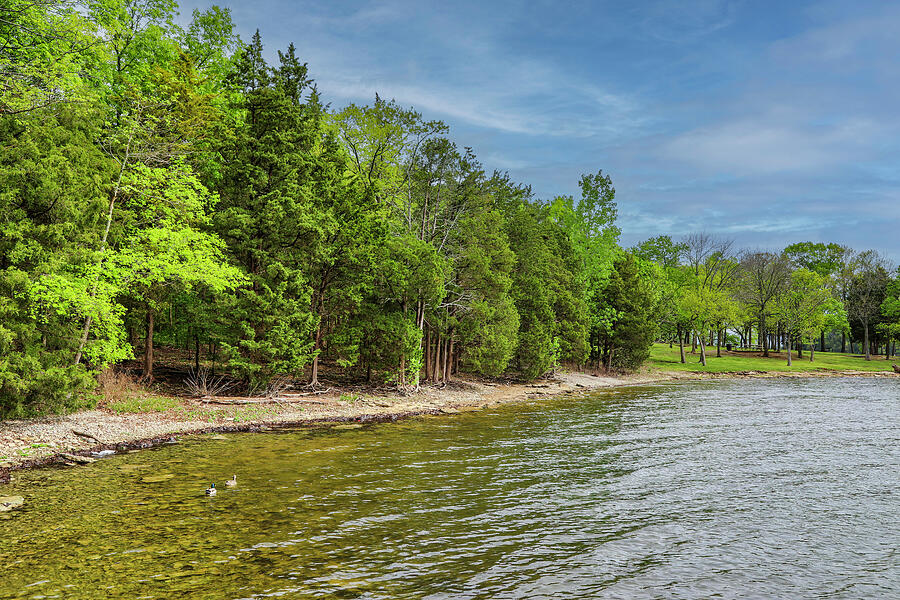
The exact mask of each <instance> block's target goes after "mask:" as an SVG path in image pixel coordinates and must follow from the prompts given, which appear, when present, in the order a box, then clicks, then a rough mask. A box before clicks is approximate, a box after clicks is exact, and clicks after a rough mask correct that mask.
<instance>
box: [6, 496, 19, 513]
mask: <svg viewBox="0 0 900 600" xmlns="http://www.w3.org/2000/svg"><path fill="white" fill-rule="evenodd" d="M24 502H25V498H23V497H22V496H0V512H6V511H8V510H12V509H14V508H18V507H20V506H22V504H23V503H24Z"/></svg>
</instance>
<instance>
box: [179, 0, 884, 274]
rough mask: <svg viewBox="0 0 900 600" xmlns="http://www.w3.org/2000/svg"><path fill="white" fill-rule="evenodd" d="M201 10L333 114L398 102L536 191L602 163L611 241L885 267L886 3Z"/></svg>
mask: <svg viewBox="0 0 900 600" xmlns="http://www.w3.org/2000/svg"><path fill="white" fill-rule="evenodd" d="M217 3H218V4H219V5H220V6H226V7H229V8H230V9H231V11H232V17H233V19H234V21H235V24H236V27H237V30H238V32H239V34H240V35H241V37H242V38H243V39H244V40H249V38H250V36H251V35H252V34H253V32H254V31H255V30H256V29H257V28H258V29H259V30H260V34H261V36H262V40H263V44H264V45H265V48H266V52H267V54H268V55H269V57H270V58H271V59H272V60H273V61H274V59H275V57H276V51H277V50H279V49H284V48H285V47H286V46H287V45H288V44H289V43H291V42H293V43H294V44H295V46H296V48H297V54H298V56H299V57H300V58H301V60H303V61H305V62H307V63H308V65H309V71H310V75H311V76H312V77H313V78H314V79H315V80H316V83H317V86H318V89H319V91H320V92H321V94H322V97H323V99H324V100H325V101H326V102H329V103H330V104H331V106H332V107H333V108H335V109H340V108H341V107H343V106H346V105H347V104H349V103H351V102H354V103H357V104H360V105H365V104H369V103H371V102H372V100H373V99H374V96H375V94H376V93H378V94H380V95H381V96H382V97H384V98H393V99H396V100H397V102H399V103H400V104H401V105H405V106H412V107H414V108H415V109H416V110H417V111H419V112H420V113H422V115H423V117H425V118H426V119H429V120H430V119H440V120H442V121H444V122H445V123H446V124H447V125H449V127H450V137H451V138H452V139H453V140H454V141H455V142H456V143H457V144H458V145H459V146H460V147H463V146H468V147H472V148H473V150H474V151H475V153H476V154H477V156H478V158H479V160H480V161H481V162H482V164H483V165H484V167H485V169H486V170H487V171H488V172H491V171H492V170H494V169H498V170H505V171H508V172H509V174H510V176H511V177H512V178H513V179H514V180H515V181H517V182H520V183H524V184H529V185H531V186H532V189H533V190H534V193H535V195H536V196H537V197H538V198H545V199H549V198H552V197H554V196H557V195H573V196H576V197H578V195H579V193H580V191H579V188H578V185H577V183H578V180H579V178H580V175H581V174H582V173H595V172H597V171H598V170H600V169H602V170H603V172H604V173H606V174H608V175H609V176H610V177H611V178H612V181H613V184H614V186H615V188H616V191H617V193H616V201H617V204H618V207H619V223H618V224H619V226H620V227H621V229H622V237H621V242H622V244H623V245H625V246H626V247H627V246H630V245H633V244H635V243H637V242H639V241H641V240H644V239H647V238H649V237H652V236H656V235H670V236H672V237H673V238H680V237H682V236H684V235H687V234H690V233H694V232H706V233H709V234H712V235H716V236H719V237H722V238H727V239H733V240H734V241H735V244H736V245H737V246H739V247H744V248H751V249H780V248H783V247H784V246H786V245H788V244H791V243H793V242H796V241H805V240H811V241H824V242H838V243H842V244H847V245H849V246H851V247H853V248H856V249H857V250H863V249H868V248H874V249H877V250H879V251H880V252H882V253H883V254H884V255H886V256H887V257H888V258H890V259H892V260H893V261H894V262H900V160H898V159H900V152H898V150H900V135H898V134H900V110H898V107H900V36H898V35H896V32H897V31H900V4H898V3H892V2H883V1H882V2H868V1H866V0H857V1H854V2H846V1H841V2H832V1H828V0H824V1H815V2H803V1H791V2H784V1H783V0H782V1H774V2H768V1H765V0H756V1H751V0H747V1H736V0H679V1H676V0H670V1H662V0H647V1H643V2H641V1H636V0H631V1H604V0H597V1H569V2H565V1H562V0H557V1H544V0H521V1H512V0H502V1H493V0H480V1H471V0H454V1H452V2H447V1H446V0H443V1H440V2H432V1H429V0H386V1H381V2H374V1H367V0H321V1H318V2H315V1H309V0H297V1H288V0H255V1H253V2H237V1H232V0H221V1H219V2H217ZM210 4H212V2H202V1H195V0H182V1H181V6H182V9H181V10H182V14H183V17H187V16H189V15H190V12H191V10H192V9H193V8H201V9H205V8H207V7H208V6H209V5H210Z"/></svg>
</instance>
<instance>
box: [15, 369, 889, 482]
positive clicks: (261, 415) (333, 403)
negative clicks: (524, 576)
mask: <svg viewBox="0 0 900 600" xmlns="http://www.w3.org/2000/svg"><path fill="white" fill-rule="evenodd" d="M829 376H838V377H841V376H844V377H848V376H870V377H871V376H874V377H898V375H897V374H894V373H890V372H865V371H833V372H798V373H784V372H771V373H769V372H762V371H745V372H739V373H698V372H680V371H657V372H646V373H640V374H633V375H625V376H621V377H605V376H594V375H589V374H585V373H574V372H570V373H562V374H560V375H558V376H557V377H556V378H554V379H551V380H547V381H544V382H540V383H531V384H522V383H492V382H484V381H468V380H461V381H457V382H454V383H453V384H451V385H448V386H445V387H440V388H439V387H423V389H422V391H420V392H419V393H417V394H412V395H409V396H399V395H385V396H362V395H347V394H344V395H341V393H340V391H333V392H330V393H327V394H322V395H317V396H314V397H306V398H299V399H297V400H295V401H292V402H279V401H275V400H273V401H269V402H257V403H253V404H252V405H246V404H244V405H243V406H245V407H249V408H246V409H245V412H244V413H241V412H239V411H240V410H241V408H240V407H241V405H240V404H239V405H236V406H232V407H230V408H227V409H225V408H219V406H220V405H219V404H216V405H211V404H209V403H205V402H202V401H199V400H182V402H183V403H184V404H183V405H182V409H183V410H182V411H181V412H179V413H174V414H173V413H172V412H171V411H169V412H162V413H132V414H119V413H115V412H110V411H105V410H90V411H82V412H78V413H74V414H71V415H65V416H56V417H44V418H39V419H31V420H18V421H5V422H0V483H5V482H8V481H9V480H10V477H11V472H13V471H16V470H19V469H29V468H38V467H45V466H50V465H68V466H75V465H77V464H84V463H89V462H93V460H94V459H95V456H96V455H98V454H100V453H110V452H125V451H131V450H138V449H143V448H150V447H153V446H156V445H159V444H164V443H171V442H172V441H175V440H176V439H177V438H178V437H179V436H184V435H199V434H209V433H229V432H258V431H267V430H271V429H279V428H296V427H325V426H329V425H335V424H341V423H373V422H386V421H396V420H399V419H404V418H409V417H414V416H420V415H438V414H452V413H458V412H462V411H468V410H480V409H482V408H487V407H490V406H496V405H499V404H508V403H514V402H521V401H528V400H534V399H536V398H542V397H550V396H558V395H563V394H579V393H585V392H590V391H593V390H599V389H605V388H614V387H622V386H631V385H641V384H646V383H656V382H663V381H679V380H703V379H722V378H730V379H734V378H759V377H766V378H770V377H829ZM249 411H257V412H249ZM228 415H231V416H228Z"/></svg>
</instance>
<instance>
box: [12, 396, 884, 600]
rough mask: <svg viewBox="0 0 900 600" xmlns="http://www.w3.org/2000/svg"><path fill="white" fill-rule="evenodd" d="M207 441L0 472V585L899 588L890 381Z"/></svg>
mask: <svg viewBox="0 0 900 600" xmlns="http://www.w3.org/2000/svg"><path fill="white" fill-rule="evenodd" d="M218 438H219V439H215V438H214V437H213V436H206V437H204V438H196V439H188V440H185V441H182V442H181V443H178V444H174V445H169V446H164V447H161V448H158V449H154V450H149V451H143V452H138V453H131V454H125V455H117V456H113V457H110V458H107V459H103V460H101V461H98V462H97V463H94V464H92V465H88V466H86V467H80V468H77V469H59V470H57V469H45V470H40V471H33V472H25V473H19V474H18V476H17V479H16V480H15V481H14V482H13V483H12V484H11V485H6V486H0V495H13V494H15V495H22V496H24V497H25V506H24V508H23V509H20V510H18V511H16V512H15V513H7V514H6V515H3V516H0V568H2V571H0V597H2V598H20V597H21V598H40V597H61V598H105V597H113V598H115V597H122V598H269V597H273V598H372V599H374V598H385V599H387V598H430V599H442V598H447V599H451V598H452V599H457V598H567V599H568V598H709V597H724V598H739V597H740V598H900V550H898V548H900V487H898V484H900V382H898V381H897V380H874V379H828V380H799V381H791V380H751V381H720V382H713V383H690V384H663V385H655V386H646V387H640V388H625V389H620V390H615V391H610V392H604V393H598V394H595V395H593V396H590V397H587V398H578V399H576V398H571V397H569V398H563V399H550V400H541V401H535V402H532V403H530V404H527V405H519V406H516V407H504V408H502V409H494V410H489V411H483V412H480V413H467V414H461V415H455V416H451V417H439V418H422V419H414V420H409V421H405V422H401V423H396V424H382V425H371V426H365V427H357V428H347V427H346V426H345V427H344V428H335V429H330V430H317V431H292V432H278V433H266V434H235V435H228V436H218ZM232 473H236V474H237V478H238V486H237V487H236V488H234V489H229V488H225V487H224V485H223V483H224V481H225V479H228V478H230V476H231V475H232ZM147 477H149V478H150V480H151V481H155V482H151V483H146V482H144V481H143V480H144V479H145V478H147ZM210 481H217V482H219V487H220V491H219V493H218V495H217V496H215V497H213V498H207V497H206V496H204V495H203V490H204V488H205V487H206V485H207V484H208V483H209V482H210Z"/></svg>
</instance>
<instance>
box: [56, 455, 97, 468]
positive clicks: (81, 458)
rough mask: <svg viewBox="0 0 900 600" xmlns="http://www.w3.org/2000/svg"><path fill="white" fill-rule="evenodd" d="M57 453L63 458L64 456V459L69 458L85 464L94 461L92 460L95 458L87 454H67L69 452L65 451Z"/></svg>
mask: <svg viewBox="0 0 900 600" xmlns="http://www.w3.org/2000/svg"><path fill="white" fill-rule="evenodd" d="M59 455H60V456H62V457H63V458H65V459H68V460H71V461H72V462H77V463H81V464H83V465H86V464H88V463H92V462H94V460H95V459H93V458H91V457H89V456H79V455H77V454H69V453H67V452H60V454H59Z"/></svg>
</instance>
